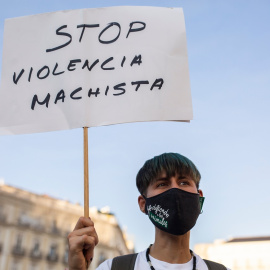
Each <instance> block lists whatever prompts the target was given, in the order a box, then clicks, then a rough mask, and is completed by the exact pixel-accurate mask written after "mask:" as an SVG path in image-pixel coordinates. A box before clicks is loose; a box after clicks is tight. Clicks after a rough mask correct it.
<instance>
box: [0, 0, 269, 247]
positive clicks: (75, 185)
mask: <svg viewBox="0 0 270 270" xmlns="http://www.w3.org/2000/svg"><path fill="white" fill-rule="evenodd" d="M120 5H144V6H165V7H183V10H184V14H185V21H186V31H187V46H188V56H189V72H190V82H191V91H192V102H193V110H194V120H193V121H191V123H189V124H187V123H176V122H149V123H130V124H121V125H113V126H106V127H105V126H104V127H95V128H90V129H89V164H90V168H89V178H90V205H95V206H97V207H99V208H100V207H103V206H106V205H109V206H110V207H111V211H112V212H114V213H115V214H116V216H117V219H118V221H119V223H120V225H121V226H127V228H128V232H129V233H130V234H133V235H134V238H135V244H136V249H137V250H141V249H144V248H146V247H147V246H148V245H149V244H150V243H152V242H153V238H154V230H153V228H152V224H151V222H150V221H149V220H148V218H147V216H145V215H143V214H142V213H140V211H139V208H138V206H137V196H138V191H137V190H136V187H135V177H136V173H137V171H138V170H139V168H140V167H141V166H142V165H143V163H144V161H145V160H146V159H149V158H151V157H153V156H154V155H157V154H161V153H163V152H179V153H181V154H183V155H185V156H187V157H189V158H190V159H191V160H192V161H194V163H195V164H196V165H197V167H198V168H199V170H200V172H201V175H202V182H201V188H202V189H203V191H204V195H205V197H206V201H205V205H204V212H203V214H202V215H201V216H200V218H199V220H198V222H197V225H196V227H195V228H194V229H193V231H192V238H191V244H192V245H194V244H196V243H201V242H211V241H213V240H214V239H217V238H228V237H234V236H235V237H236V236H258V235H269V234H270V230H269V224H270V217H269V215H268V213H269V205H270V196H269V190H270V177H269V173H268V172H269V166H270V156H269V152H270V142H269V138H270V125H269V123H270V91H269V90H270V54H269V48H270V16H269V10H270V2H269V1H263V0H261V1H257V2H255V1H247V0H246V1H243V0H239V1H232V0H229V1H214V0H209V1H206V0H201V1H193V0H189V1H168V0H167V1H118V0H115V1H113V0H110V1H67V0H65V1H64V0H59V1H32V0H31V1H30V0H26V1H14V0H10V1H3V0H0V6H1V8H0V50H1V53H0V57H1V60H2V45H3V29H4V20H5V19H6V18H12V17H18V16H25V15H31V14H38V13H44V12H51V11H58V10H66V9H80V8H92V7H93V8H94V7H105V6H120ZM82 139H83V131H82V129H75V130H68V131H58V132H49V133H42V134H28V135H12V136H1V137H0V178H3V179H5V182H6V183H7V184H10V185H14V186H17V187H20V188H24V189H27V190H30V191H33V192H37V193H42V194H44V193H45V194H48V195H51V196H53V197H57V198H61V199H67V200H70V201H71V202H74V203H75V202H80V203H81V204H83V152H82V149H83V145H82V142H83V141H82Z"/></svg>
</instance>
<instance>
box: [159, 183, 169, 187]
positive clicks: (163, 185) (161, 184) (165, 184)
mask: <svg viewBox="0 0 270 270" xmlns="http://www.w3.org/2000/svg"><path fill="white" fill-rule="evenodd" d="M165 186H167V183H158V184H157V187H165Z"/></svg>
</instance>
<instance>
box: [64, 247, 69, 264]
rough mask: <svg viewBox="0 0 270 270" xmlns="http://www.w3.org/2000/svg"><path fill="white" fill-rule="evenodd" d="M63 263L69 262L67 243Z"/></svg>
mask: <svg viewBox="0 0 270 270" xmlns="http://www.w3.org/2000/svg"><path fill="white" fill-rule="evenodd" d="M63 263H64V264H68V245H66V248H65V253H64V257H63Z"/></svg>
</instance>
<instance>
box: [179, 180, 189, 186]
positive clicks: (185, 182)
mask: <svg viewBox="0 0 270 270" xmlns="http://www.w3.org/2000/svg"><path fill="white" fill-rule="evenodd" d="M188 185H189V182H188V181H181V182H180V186H188Z"/></svg>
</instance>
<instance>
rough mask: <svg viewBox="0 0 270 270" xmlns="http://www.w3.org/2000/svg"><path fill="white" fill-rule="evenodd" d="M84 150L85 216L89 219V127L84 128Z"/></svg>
mask: <svg viewBox="0 0 270 270" xmlns="http://www.w3.org/2000/svg"><path fill="white" fill-rule="evenodd" d="M83 148H84V151H83V152H84V216H85V217H89V175H88V127H84V128H83Z"/></svg>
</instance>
